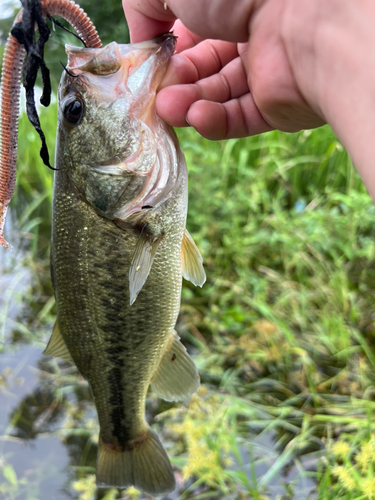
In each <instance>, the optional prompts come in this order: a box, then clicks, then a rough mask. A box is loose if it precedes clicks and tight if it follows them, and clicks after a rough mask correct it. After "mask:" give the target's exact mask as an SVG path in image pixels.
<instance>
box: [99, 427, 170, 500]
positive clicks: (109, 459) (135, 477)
mask: <svg viewBox="0 0 375 500" xmlns="http://www.w3.org/2000/svg"><path fill="white" fill-rule="evenodd" d="M127 448H128V449H126V450H125V451H114V450H113V449H112V448H111V446H110V445H109V446H107V445H106V444H105V443H103V442H102V440H101V438H100V439H99V449H98V460H97V466H96V482H97V485H98V486H99V487H115V488H125V487H127V486H134V487H135V488H138V489H139V490H142V491H144V492H145V493H149V494H151V495H160V494H163V493H169V492H171V491H173V490H174V489H175V487H176V481H175V478H174V474H173V470H172V466H171V463H170V461H169V458H168V455H167V453H166V452H165V450H164V448H163V445H162V444H161V442H160V439H159V438H158V436H157V435H156V433H155V432H154V431H153V430H152V429H150V428H148V429H147V431H146V436H145V437H144V438H143V439H142V440H139V442H137V440H134V441H133V442H132V444H131V445H129V446H128V447H127Z"/></svg>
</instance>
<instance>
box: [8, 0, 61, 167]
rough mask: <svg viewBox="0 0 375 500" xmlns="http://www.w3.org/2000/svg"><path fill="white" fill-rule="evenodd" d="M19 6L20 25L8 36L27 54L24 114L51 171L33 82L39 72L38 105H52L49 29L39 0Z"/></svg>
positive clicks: (27, 0) (17, 24)
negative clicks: (47, 61) (46, 48)
mask: <svg viewBox="0 0 375 500" xmlns="http://www.w3.org/2000/svg"><path fill="white" fill-rule="evenodd" d="M21 3H22V7H23V12H22V22H19V23H16V24H15V25H14V26H13V28H12V30H11V34H12V35H13V36H14V37H15V38H16V39H17V41H18V43H20V44H22V45H23V46H24V47H25V50H26V58H25V61H24V64H23V68H22V79H23V86H24V87H25V93H26V113H27V116H28V118H29V120H30V123H31V124H32V125H33V127H34V128H35V130H36V131H37V132H38V134H39V137H40V139H41V141H42V147H41V149H40V157H41V158H42V160H43V163H44V164H45V165H47V167H49V168H50V169H52V170H53V168H52V167H51V165H50V162H49V154H48V148H47V144H46V139H45V136H44V133H43V131H42V129H41V126H40V121H39V117H38V113H37V111H36V106H35V97H34V86H35V81H36V77H37V74H38V70H39V68H40V70H41V73H42V82H43V93H42V97H41V98H40V102H41V104H43V106H49V104H50V102H51V79H50V74H49V69H48V68H47V66H46V64H45V62H44V45H45V44H46V42H47V40H48V38H49V35H50V29H49V27H48V25H47V23H46V21H45V19H44V18H43V15H42V7H41V0H21ZM35 24H36V25H37V26H38V30H39V38H38V40H37V41H36V39H35Z"/></svg>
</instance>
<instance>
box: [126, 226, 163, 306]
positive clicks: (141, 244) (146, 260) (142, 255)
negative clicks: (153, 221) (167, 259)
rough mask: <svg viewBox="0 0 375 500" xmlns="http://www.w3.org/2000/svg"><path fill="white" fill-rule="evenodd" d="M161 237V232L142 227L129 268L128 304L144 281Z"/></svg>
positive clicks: (135, 296) (131, 301)
mask: <svg viewBox="0 0 375 500" xmlns="http://www.w3.org/2000/svg"><path fill="white" fill-rule="evenodd" d="M162 239H163V235H162V234H157V235H154V234H152V233H151V232H149V231H148V230H147V228H144V229H143V231H142V232H141V234H140V236H139V238H138V241H137V243H136V245H135V248H134V252H133V256H132V260H131V263H130V269H129V291H130V305H132V304H133V303H134V301H135V299H136V298H137V295H138V294H139V292H140V291H141V290H142V287H143V285H144V284H145V283H146V280H147V278H148V275H149V273H150V270H151V266H152V263H153V262H154V258H155V254H156V250H157V248H158V246H159V244H160V242H161V240H162Z"/></svg>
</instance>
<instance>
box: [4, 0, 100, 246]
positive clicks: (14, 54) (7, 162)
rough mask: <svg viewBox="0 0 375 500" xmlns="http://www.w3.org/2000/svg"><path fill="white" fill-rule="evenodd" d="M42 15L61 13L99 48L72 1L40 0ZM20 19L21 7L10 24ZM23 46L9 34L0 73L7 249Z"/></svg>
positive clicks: (86, 20)
mask: <svg viewBox="0 0 375 500" xmlns="http://www.w3.org/2000/svg"><path fill="white" fill-rule="evenodd" d="M41 5H42V12H43V15H44V16H47V14H49V15H51V16H61V17H63V18H64V19H66V20H67V21H68V23H70V24H71V25H72V26H73V28H74V29H75V31H76V32H77V34H78V35H79V37H80V38H81V39H82V40H83V41H84V43H85V45H86V46H87V47H91V48H100V47H102V43H101V41H100V38H99V36H98V33H97V31H96V28H95V26H94V25H93V23H92V22H91V20H90V18H89V17H88V16H87V14H86V13H85V12H84V11H83V9H81V7H80V6H79V5H77V4H76V3H74V2H73V0H42V2H41ZM21 20H22V10H21V11H20V12H19V13H18V15H17V17H16V19H15V21H14V23H17V22H20V21H21ZM24 58H25V49H24V46H23V45H20V44H19V43H18V42H17V40H16V39H15V38H14V36H12V35H9V37H8V40H7V43H6V46H5V52H4V58H3V69H2V76H1V105H0V106H1V107H0V109H1V123H0V137H1V148H0V244H1V245H3V247H5V248H11V247H10V245H9V243H7V242H6V241H5V239H4V224H5V218H6V213H7V210H8V204H9V202H10V200H11V198H12V196H13V193H14V186H15V182H16V162H17V138H18V115H19V96H20V87H21V70H22V64H23V61H24Z"/></svg>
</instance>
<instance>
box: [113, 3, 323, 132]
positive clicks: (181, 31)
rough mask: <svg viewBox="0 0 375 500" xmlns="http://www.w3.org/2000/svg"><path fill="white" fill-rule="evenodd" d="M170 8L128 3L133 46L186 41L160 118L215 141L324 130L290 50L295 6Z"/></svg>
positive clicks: (160, 103) (166, 85)
mask: <svg viewBox="0 0 375 500" xmlns="http://www.w3.org/2000/svg"><path fill="white" fill-rule="evenodd" d="M167 3H168V9H165V8H164V4H163V2H162V1H160V0H144V1H142V2H141V3H139V2H138V0H123V6H124V11H125V14H126V17H127V21H128V24H129V29H130V34H131V40H132V42H138V41H142V40H146V39H150V38H153V37H154V36H156V35H159V34H161V33H164V32H166V31H169V30H171V29H172V28H173V30H174V32H175V34H176V35H178V36H179V39H178V42H177V54H176V55H175V56H174V57H173V58H172V60H171V63H170V65H169V68H168V71H167V74H166V75H165V78H164V80H163V82H162V85H161V90H160V91H159V93H158V95H157V99H156V109H157V112H158V114H159V115H160V117H161V118H163V119H164V120H165V121H167V122H168V123H170V124H171V125H173V126H176V127H181V126H186V125H187V124H189V125H191V126H193V127H194V128H195V129H196V130H197V131H198V132H199V133H200V134H201V135H202V136H204V137H206V138H208V139H228V138H230V137H244V136H249V135H255V134H259V133H261V132H265V131H268V130H272V129H279V130H283V131H288V132H294V131H298V130H301V129H305V128H313V127H317V126H320V125H322V124H324V123H325V120H324V117H323V116H322V113H321V111H320V109H319V106H317V105H316V103H314V102H312V101H311V100H310V99H309V97H310V96H305V95H304V89H303V88H301V85H300V84H299V82H298V81H297V80H296V78H295V76H294V74H293V69H292V65H291V61H290V58H289V55H288V53H287V51H286V49H285V40H284V33H283V31H284V30H285V24H286V23H287V18H288V14H289V10H290V9H289V6H288V4H290V3H291V2H288V1H284V0H258V1H257V0H253V1H250V2H243V1H241V0H232V1H231V2H228V1H227V0H214V1H212V0H189V2H187V1H186V0H168V2H167ZM288 9H289V10H288ZM307 15H308V13H307ZM177 18H180V20H177ZM310 20H311V19H310ZM250 33H251V36H250Z"/></svg>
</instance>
